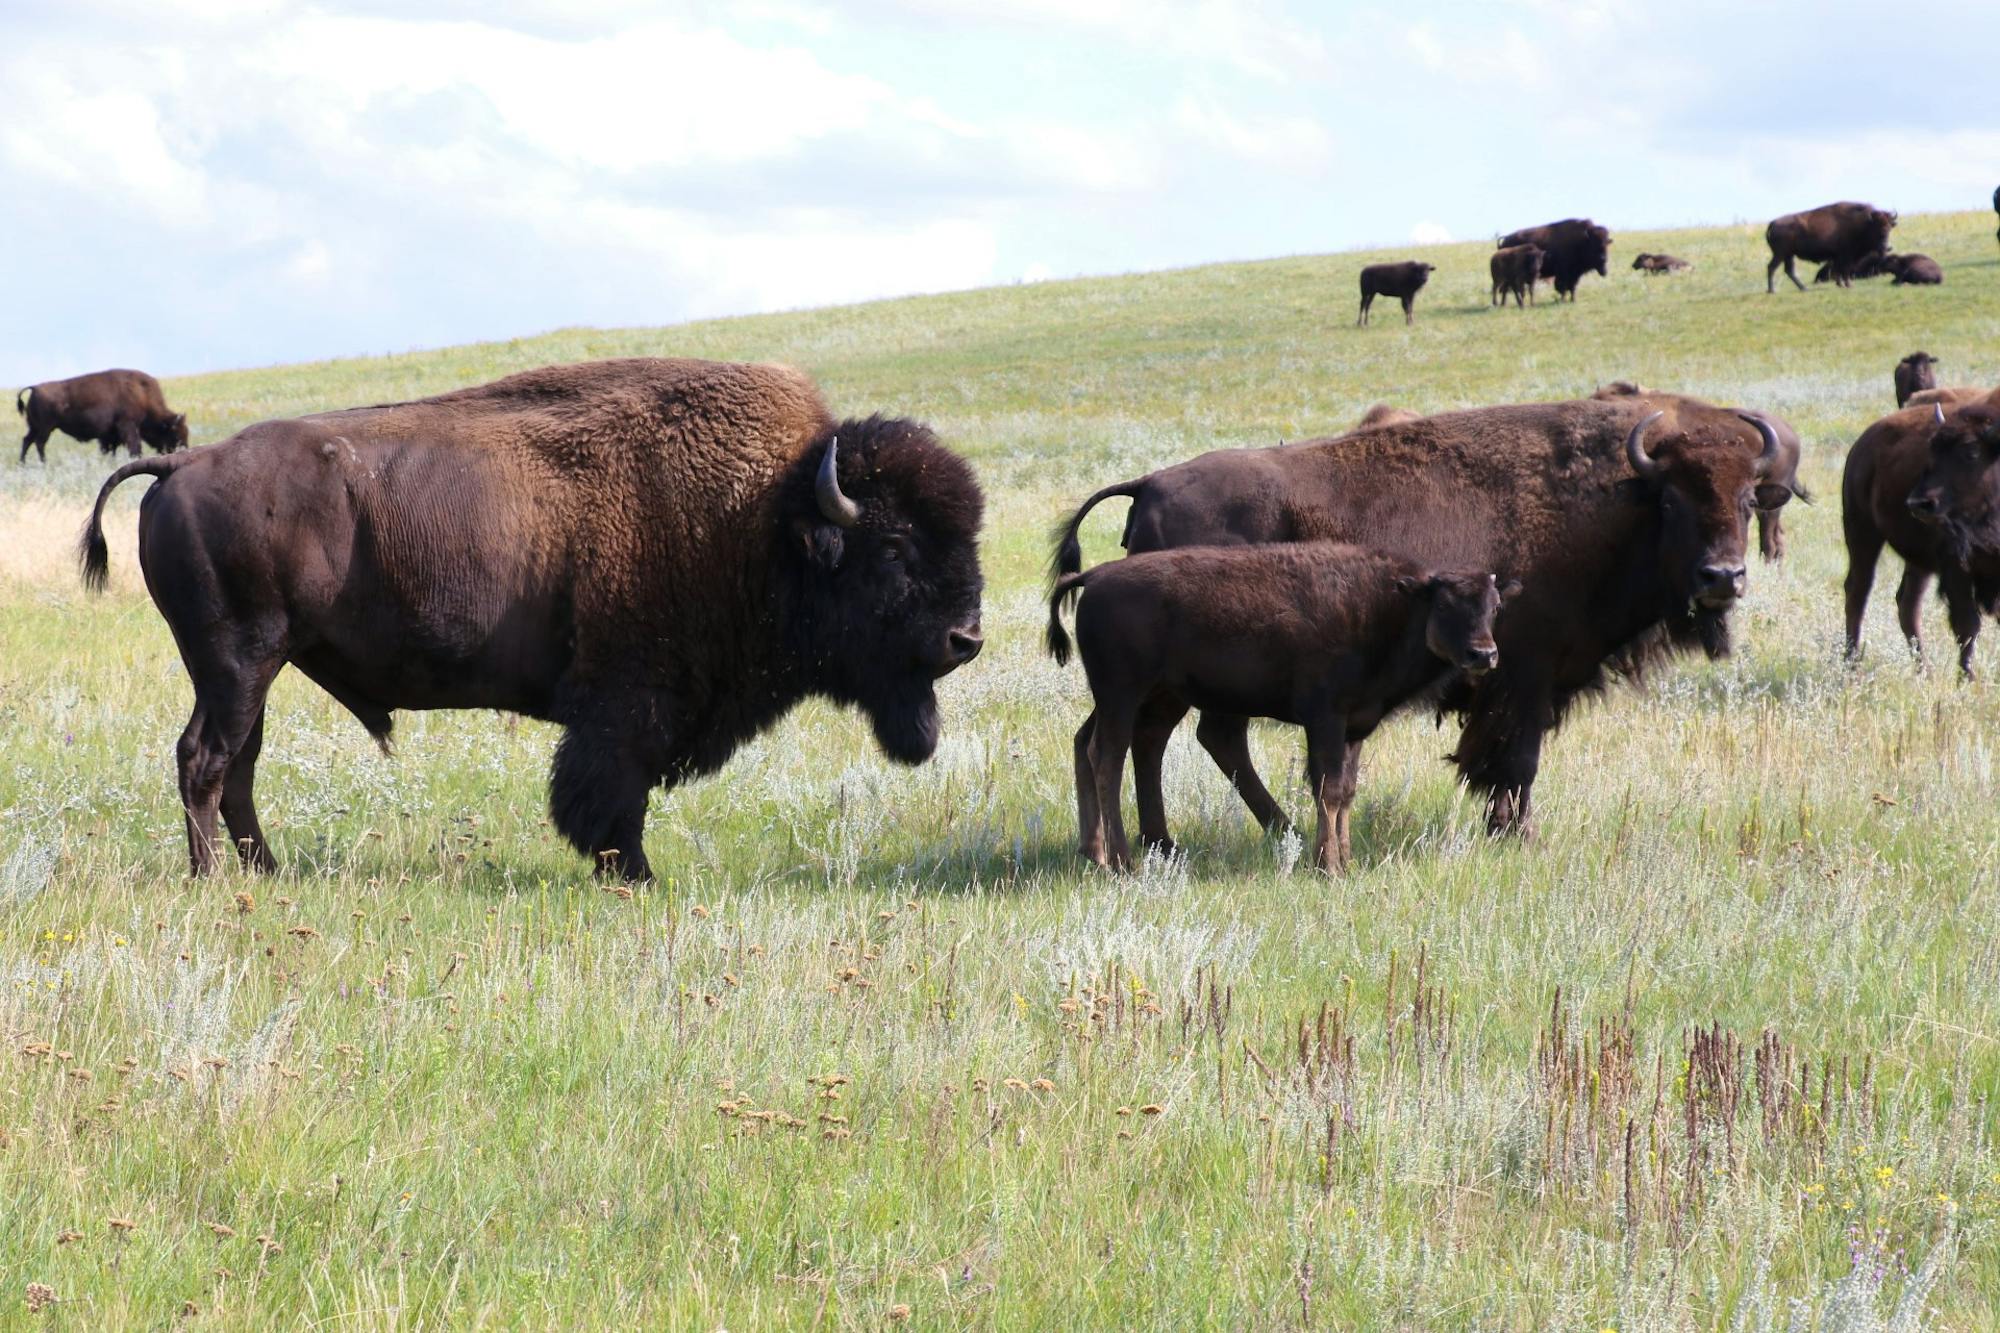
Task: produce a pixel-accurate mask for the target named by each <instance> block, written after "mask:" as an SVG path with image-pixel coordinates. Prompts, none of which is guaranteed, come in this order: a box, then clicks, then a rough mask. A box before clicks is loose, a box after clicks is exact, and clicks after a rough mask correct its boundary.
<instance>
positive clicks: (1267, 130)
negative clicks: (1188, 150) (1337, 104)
mask: <svg viewBox="0 0 2000 1333" xmlns="http://www.w3.org/2000/svg"><path fill="white" fill-rule="evenodd" d="M1174 121H1175V123H1176V124H1177V125H1179V126H1180V127H1181V128H1182V129H1184V130H1186V131H1187V133H1188V135H1189V137H1191V138H1193V139H1195V140H1197V141H1198V142H1201V143H1205V144H1207V145H1209V146H1210V147H1212V148H1216V149H1219V150H1220V151H1222V152H1225V153H1227V154H1229V155H1231V156H1232V157H1237V158H1241V159H1243V160H1244V161H1247V162H1260V163H1265V164H1269V165H1274V166H1281V167H1284V168H1286V169H1288V170H1292V171H1315V170H1318V169H1319V168H1320V167H1323V166H1324V165H1325V164H1326V162H1327V160H1328V159H1329V158H1330V156H1331V155H1332V148H1333V143H1332V140H1331V139H1330V138H1329V137H1328V135H1327V133H1326V131H1325V130H1324V129H1322V128H1321V127H1320V125H1319V122H1317V121H1315V120H1313V119H1312V118H1310V117H1307V116H1292V115H1255V114H1252V115H1239V114H1237V113H1235V112H1233V111H1231V110H1230V109H1229V107H1228V106H1226V105H1225V104H1224V103H1223V102H1222V101H1221V100H1220V99H1219V98H1217V97H1215V96H1214V95H1212V94H1197V93H1193V92H1189V93H1183V94H1182V95H1181V98H1180V100H1179V101H1178V102H1176V103H1175V105H1174Z"/></svg>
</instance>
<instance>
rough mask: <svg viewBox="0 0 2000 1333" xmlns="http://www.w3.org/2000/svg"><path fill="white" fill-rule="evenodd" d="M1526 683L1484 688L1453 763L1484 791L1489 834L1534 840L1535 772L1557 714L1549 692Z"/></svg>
mask: <svg viewBox="0 0 2000 1333" xmlns="http://www.w3.org/2000/svg"><path fill="white" fill-rule="evenodd" d="M1503 670H1504V668H1503ZM1496 674H1497V673H1496ZM1524 685H1525V683H1521V684H1516V685H1514V686H1513V687H1512V688H1511V689H1507V690H1505V691H1504V692H1503V691H1502V689H1501V688H1499V687H1498V683H1497V682H1494V683H1489V684H1486V685H1484V686H1482V688H1481V689H1480V691H1479V694H1478V696H1477V697H1476V698H1475V699H1474V700H1473V704H1472V708H1471V709H1470V710H1469V714H1468V716H1467V718H1466V723H1465V730H1464V731H1463V732H1461V733H1460V734H1459V738H1458V749H1457V751H1456V752H1454V753H1453V755H1452V759H1453V760H1454V761H1455V762H1456V763H1457V764H1458V771H1459V772H1460V773H1461V774H1463V775H1464V777H1465V781H1466V784H1467V785H1468V786H1470V787H1471V788H1472V789H1473V790H1474V791H1480V792H1484V793H1486V831H1487V832H1488V833H1492V834H1501V833H1511V834H1515V835H1517V836H1519V837H1522V838H1531V837H1533V836H1534V824H1533V821H1532V816H1533V797H1534V788H1535V774H1536V773H1537V772H1538V771H1540V769H1541V763H1542V737H1543V736H1544V735H1545V734H1546V733H1547V731H1548V727H1549V722H1550V719H1551V717H1552V716H1553V714H1552V713H1551V711H1550V701H1549V695H1548V691H1547V689H1546V688H1543V687H1539V686H1534V687H1527V688H1524V687H1523V686H1524Z"/></svg>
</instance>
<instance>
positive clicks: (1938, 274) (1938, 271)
mask: <svg viewBox="0 0 2000 1333" xmlns="http://www.w3.org/2000/svg"><path fill="white" fill-rule="evenodd" d="M1884 266H1885V267H1886V268H1887V270H1888V271H1889V273H1890V274H1892V275H1893V278H1894V283H1895V285H1896V286H1898V287H1935V286H1937V285H1938V284H1939V283H1941V282H1943V281H1944V270H1943V269H1942V268H1939V267H1938V262H1937V260H1935V259H1932V258H1931V257H1930V256H1929V255H1919V254H1907V255H1889V256H1887V257H1886V258H1885V260H1884Z"/></svg>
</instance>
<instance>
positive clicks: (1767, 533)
mask: <svg viewBox="0 0 2000 1333" xmlns="http://www.w3.org/2000/svg"><path fill="white" fill-rule="evenodd" d="M1757 554H1758V555H1760V556H1762V557H1763V558H1764V559H1766V560H1783V559H1784V558H1785V515H1784V511H1783V510H1779V509H1759V510H1758V511H1757Z"/></svg>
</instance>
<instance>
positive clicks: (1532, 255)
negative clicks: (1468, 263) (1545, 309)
mask: <svg viewBox="0 0 2000 1333" xmlns="http://www.w3.org/2000/svg"><path fill="white" fill-rule="evenodd" d="M1486 267H1487V271H1488V272H1490V273H1491V274H1492V275H1493V291H1492V294H1491V304H1493V305H1506V304H1507V298H1508V297H1510V296H1511V297H1513V298H1514V305H1515V307H1516V308H1519V307H1520V306H1521V305H1522V304H1524V303H1525V304H1527V305H1533V304H1534V303H1535V283H1536V282H1537V281H1539V280H1540V278H1541V276H1542V248H1541V247H1540V246H1538V245H1510V246H1508V247H1506V248H1505V249H1503V250H1495V251H1494V252H1493V258H1492V259H1491V260H1489V261H1487V265H1486Z"/></svg>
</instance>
